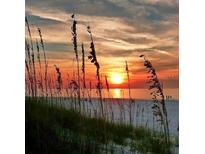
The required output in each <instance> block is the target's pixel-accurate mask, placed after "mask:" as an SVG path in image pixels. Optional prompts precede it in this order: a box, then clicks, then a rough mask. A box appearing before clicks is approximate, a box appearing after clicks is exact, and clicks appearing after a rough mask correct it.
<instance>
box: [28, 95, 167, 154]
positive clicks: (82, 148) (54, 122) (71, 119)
mask: <svg viewBox="0 0 205 154" xmlns="http://www.w3.org/2000/svg"><path fill="white" fill-rule="evenodd" d="M165 143H166V142H165V140H164V137H163V134H162V133H159V132H155V131H153V130H150V129H148V128H144V127H133V126H131V125H126V124H116V123H110V122H107V121H105V120H104V119H100V118H99V119H98V118H89V117H86V116H84V115H82V114H81V113H79V112H78V111H75V110H72V109H65V108H63V107H60V106H58V105H54V104H49V103H48V102H47V101H46V99H44V98H36V99H35V98H31V97H26V153H106V152H111V151H113V152H114V153H116V152H115V151H116V149H117V150H119V149H122V148H119V147H123V150H125V149H127V150H128V151H133V152H135V151H138V152H140V153H148V152H150V153H156V154H165V153H166V151H167V150H168V149H169V147H167V146H166V144H165Z"/></svg>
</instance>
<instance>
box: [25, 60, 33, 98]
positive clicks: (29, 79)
mask: <svg viewBox="0 0 205 154" xmlns="http://www.w3.org/2000/svg"><path fill="white" fill-rule="evenodd" d="M25 65H26V71H27V74H28V81H29V83H28V84H29V87H28V88H29V92H28V93H29V95H30V84H31V83H32V82H31V75H30V70H29V66H28V62H27V60H26V59H25ZM32 93H33V92H32Z"/></svg>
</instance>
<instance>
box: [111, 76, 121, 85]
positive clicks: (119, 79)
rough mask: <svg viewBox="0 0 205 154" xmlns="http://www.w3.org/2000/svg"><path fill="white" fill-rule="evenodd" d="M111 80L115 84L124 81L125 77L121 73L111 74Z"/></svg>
mask: <svg viewBox="0 0 205 154" xmlns="http://www.w3.org/2000/svg"><path fill="white" fill-rule="evenodd" d="M111 82H112V83H113V84H121V83H122V82H123V78H122V76H121V75H120V74H112V75H111Z"/></svg>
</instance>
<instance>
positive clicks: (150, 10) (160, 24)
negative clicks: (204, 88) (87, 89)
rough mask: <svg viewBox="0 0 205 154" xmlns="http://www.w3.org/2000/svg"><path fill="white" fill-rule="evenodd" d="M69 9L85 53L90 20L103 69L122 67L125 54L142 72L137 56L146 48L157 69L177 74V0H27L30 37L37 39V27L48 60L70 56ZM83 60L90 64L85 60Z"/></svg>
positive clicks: (71, 51) (135, 69)
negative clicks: (39, 30) (75, 22)
mask: <svg viewBox="0 0 205 154" xmlns="http://www.w3.org/2000/svg"><path fill="white" fill-rule="evenodd" d="M72 13H75V14H76V19H77V21H78V25H77V32H78V42H79V45H80V43H81V42H83V43H84V45H85V50H86V54H88V52H89V50H90V49H89V46H90V45H89V43H90V39H89V36H88V33H87V31H86V26H87V25H90V26H91V29H92V32H93V37H94V42H95V48H96V52H97V56H98V57H99V58H98V60H99V62H100V64H101V66H102V67H101V68H102V70H101V71H102V73H107V72H109V71H116V70H117V71H121V72H123V71H124V68H123V67H124V61H125V60H128V61H129V63H130V68H131V73H132V75H136V74H138V73H143V72H144V71H143V70H144V67H143V65H142V63H143V62H142V61H140V60H139V58H138V57H139V55H140V54H146V55H147V56H148V57H149V59H150V60H151V61H152V62H153V63H154V64H155V66H156V68H157V70H158V71H159V74H162V75H164V77H166V76H167V74H169V72H171V73H173V74H176V75H177V74H178V50H179V47H178V41H179V39H178V32H179V30H178V0H127V1H124V0H101V1H96V0H77V1H76V0H69V1H67V0H59V1H53V0H43V1H41V0H26V16H27V17H28V19H29V22H30V24H31V30H32V36H33V39H34V40H35V39H39V36H38V33H37V31H36V29H37V27H40V28H41V30H42V35H43V38H44V42H45V47H46V49H47V52H48V53H49V54H50V55H51V56H49V57H50V58H51V59H52V62H56V61H55V60H54V59H55V56H56V59H58V58H60V57H65V54H63V53H66V55H67V56H68V57H70V58H71V57H73V55H72V54H73V47H72V41H71V37H72V36H71V31H70V27H71V17H70V16H71V14H72ZM27 35H28V34H26V36H27ZM27 37H28V36H27ZM79 49H80V48H79ZM61 55H62V56H61ZM113 57H114V58H113ZM62 59H63V58H62ZM71 59H72V58H71ZM57 62H58V63H60V62H59V61H58V60H57ZM65 63H66V61H65ZM69 64H70V63H69ZM59 65H60V64H59ZM63 65H65V64H64V62H63ZM66 66H67V64H66ZM87 66H88V68H93V66H92V65H91V64H89V62H87ZM65 68H66V67H65ZM93 74H94V73H93ZM142 76H143V75H142ZM138 77H139V78H140V75H139V76H138Z"/></svg>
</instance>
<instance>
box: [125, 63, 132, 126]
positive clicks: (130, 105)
mask: <svg viewBox="0 0 205 154" xmlns="http://www.w3.org/2000/svg"><path fill="white" fill-rule="evenodd" d="M125 70H126V73H127V83H128V91H129V105H128V106H129V117H130V125H131V124H132V97H131V91H130V75H129V68H128V64H127V61H125Z"/></svg>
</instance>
